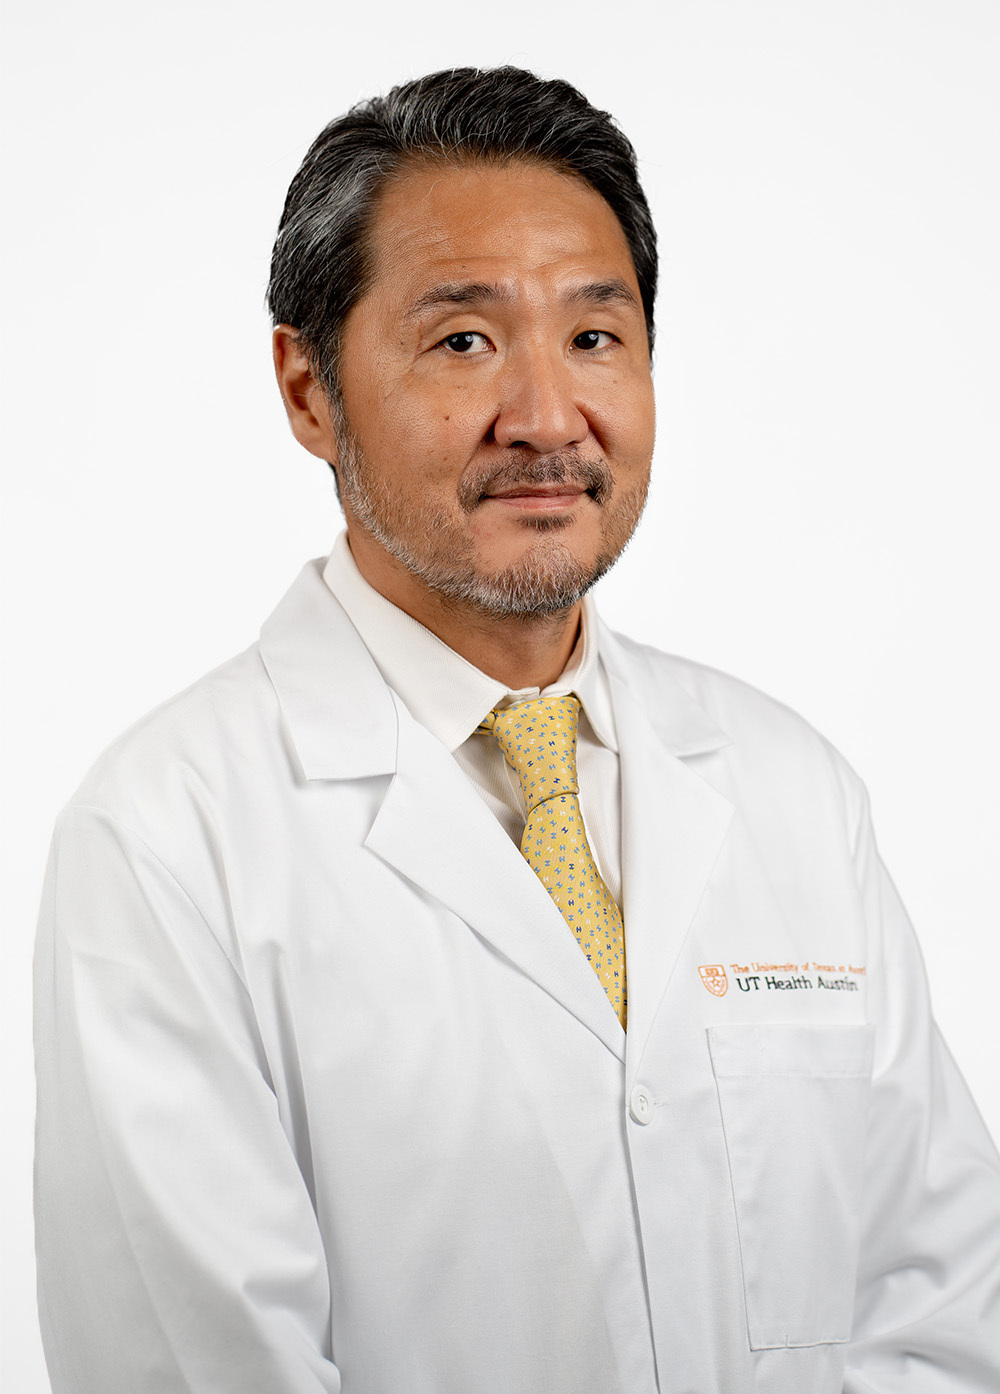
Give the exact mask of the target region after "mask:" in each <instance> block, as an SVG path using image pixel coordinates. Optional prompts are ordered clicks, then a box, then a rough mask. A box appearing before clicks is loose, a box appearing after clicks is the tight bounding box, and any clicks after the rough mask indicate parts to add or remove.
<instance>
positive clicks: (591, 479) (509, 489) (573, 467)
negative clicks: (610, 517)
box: [459, 456, 614, 512]
mask: <svg viewBox="0 0 1000 1394" xmlns="http://www.w3.org/2000/svg"><path fill="white" fill-rule="evenodd" d="M613 485H614V478H613V476H612V474H611V471H610V470H609V469H608V467H607V465H606V464H605V463H604V461H603V460H601V459H597V460H580V459H577V458H576V457H573V456H571V457H569V458H567V457H566V456H552V457H550V458H549V459H536V460H529V461H525V460H524V459H523V458H515V459H513V460H508V461H504V462H502V463H500V464H496V465H493V466H492V467H491V468H488V469H484V470H482V471H477V472H476V473H475V474H474V475H472V476H470V477H468V478H467V479H465V480H463V483H462V487H461V489H460V494H459V498H460V502H461V504H462V507H463V508H464V509H465V510H466V511H467V512H471V511H472V509H474V508H478V507H479V505H480V504H482V503H488V502H492V503H499V504H502V505H503V504H506V505H508V506H510V507H517V508H526V509H533V510H535V511H541V512H545V511H548V512H556V511H558V510H559V509H560V508H572V507H573V506H574V505H575V504H577V503H579V501H580V499H581V498H583V497H588V498H591V499H593V500H594V502H595V503H598V504H603V503H604V502H605V501H606V500H607V498H608V496H609V495H610V493H611V491H612V488H613Z"/></svg>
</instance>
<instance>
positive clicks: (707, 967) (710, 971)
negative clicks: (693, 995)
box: [698, 963, 729, 997]
mask: <svg viewBox="0 0 1000 1394" xmlns="http://www.w3.org/2000/svg"><path fill="white" fill-rule="evenodd" d="M698 972H699V973H700V974H701V980H702V982H703V983H704V984H705V986H706V987H707V988H708V990H709V992H711V993H713V994H714V996H716V997H725V995H726V991H727V989H728V987H729V979H728V978H727V977H726V970H725V968H723V966H722V964H721V963H703V964H702V965H701V967H700V968H699V969H698Z"/></svg>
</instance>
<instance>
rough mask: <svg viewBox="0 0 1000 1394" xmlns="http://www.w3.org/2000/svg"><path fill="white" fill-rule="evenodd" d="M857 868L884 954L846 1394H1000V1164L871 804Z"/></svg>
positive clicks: (861, 818)
mask: <svg viewBox="0 0 1000 1394" xmlns="http://www.w3.org/2000/svg"><path fill="white" fill-rule="evenodd" d="M857 827H858V831H857V845H856V859H857V866H858V875H859V885H860V888H861V892H862V896H863V898H864V902H865V912H866V915H867V917H868V922H869V925H870V926H871V927H872V932H873V943H875V944H877V945H878V946H879V949H878V952H877V954H876V955H875V961H874V962H873V963H871V964H870V965H869V972H870V973H871V974H872V980H871V982H870V985H869V986H870V991H871V993H872V997H871V1001H872V1004H873V1019H874V1020H875V1021H876V1026H877V1030H876V1057H875V1065H874V1073H873V1087H872V1094H871V1111H870V1116H869V1132H868V1147H867V1156H866V1172H867V1184H866V1188H865V1213H864V1216H863V1231H862V1243H861V1254H860V1267H859V1274H858V1288H857V1305H856V1312H855V1324H854V1334H853V1339H852V1342H851V1344H850V1347H849V1350H848V1356H847V1365H846V1373H845V1382H844V1392H845V1394H896V1392H897V1391H899V1394H903V1391H910V1394H912V1391H915V1390H919V1391H920V1394H996V1391H997V1390H1000V1159H998V1157H997V1153H996V1149H995V1148H994V1146H993V1144H992V1142H991V1140H990V1138H989V1135H988V1134H987V1131H986V1128H985V1125H984V1124H983V1122H982V1119H981V1118H980V1116H979V1113H978V1112H977V1110H976V1107H975V1104H974V1103H973V1101H972V1099H971V1097H970V1095H969V1092H968V1090H967V1088H966V1085H965V1082H964V1080H963V1079H962V1077H961V1075H960V1074H959V1072H958V1070H957V1068H956V1066H955V1064H954V1061H953V1060H952V1058H951V1056H950V1054H949V1053H948V1050H947V1047H946V1046H945V1044H944V1042H943V1040H942V1038H941V1036H940V1034H939V1032H938V1030H937V1028H936V1026H935V1024H934V1021H933V1019H932V1017H931V1010H930V1003H929V1000H928V989H927V982H926V977H925V972H924V967H923V963H922V961H921V957H920V953H919V949H918V947H917V944H916V940H915V938H914V935H913V931H912V929H911V927H910V924H909V922H908V919H907V916H906V912H905V911H904V909H903V907H902V905H901V903H900V901H899V897H898V895H897V893H896V890H895V888H894V886H893V885H892V882H891V881H890V879H889V877H888V874H887V873H886V871H885V869H884V867H883V866H882V864H881V862H880V860H879V857H878V854H877V852H876V849H875V843H874V838H873V836H872V831H871V827H870V823H869V818H868V808H867V801H866V800H864V799H863V798H862V800H861V802H860V810H859V815H858V825H857Z"/></svg>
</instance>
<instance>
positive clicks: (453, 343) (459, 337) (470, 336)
mask: <svg viewBox="0 0 1000 1394" xmlns="http://www.w3.org/2000/svg"><path fill="white" fill-rule="evenodd" d="M441 342H442V343H443V344H444V345H445V346H446V347H447V348H450V349H451V350H452V352H453V353H485V352H486V350H487V349H488V348H489V340H488V339H487V337H486V335H485V334H475V333H471V332H470V333H463V334H449V335H448V337H447V338H446V339H442V340H441Z"/></svg>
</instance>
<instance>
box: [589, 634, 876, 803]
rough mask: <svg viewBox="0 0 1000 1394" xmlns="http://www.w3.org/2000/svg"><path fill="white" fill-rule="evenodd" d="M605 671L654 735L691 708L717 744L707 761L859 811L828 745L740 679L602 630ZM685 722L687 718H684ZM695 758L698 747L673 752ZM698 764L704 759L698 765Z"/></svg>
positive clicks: (847, 769) (846, 769) (856, 791)
mask: <svg viewBox="0 0 1000 1394" xmlns="http://www.w3.org/2000/svg"><path fill="white" fill-rule="evenodd" d="M605 636H606V639H607V643H606V644H603V643H602V654H603V653H606V654H607V657H608V661H609V667H610V668H611V669H612V670H613V671H617V672H618V674H619V676H620V677H621V678H622V679H623V680H624V681H625V683H626V684H627V686H628V688H629V690H630V692H631V693H632V695H633V696H634V697H635V698H636V699H637V700H638V701H639V703H640V704H641V706H642V707H643V709H644V710H645V712H646V714H647V716H648V717H649V719H650V720H651V721H652V723H653V725H654V726H656V727H657V728H658V729H659V730H660V731H661V732H662V731H663V730H664V729H666V730H668V731H669V730H670V729H671V727H672V726H673V725H674V724H675V723H674V721H673V720H672V708H674V707H677V706H678V705H683V704H688V703H689V704H690V709H689V710H692V711H695V712H697V713H698V714H699V716H700V717H701V718H702V720H703V722H704V725H705V728H706V729H709V728H714V729H715V731H716V732H717V733H718V739H716V741H715V742H714V743H709V742H707V741H706V742H705V743H704V753H705V755H706V758H711V759H712V760H714V762H715V763H716V764H721V765H724V766H725V767H726V768H727V769H729V770H730V771H732V772H734V773H736V774H739V775H741V776H743V777H745V778H752V779H754V780H756V781H759V782H764V781H766V782H768V783H781V784H784V786H785V787H786V788H799V789H801V787H802V784H803V781H808V782H811V783H812V784H813V785H814V786H815V785H816V783H817V781H821V782H822V783H823V784H825V785H827V786H829V787H830V789H831V791H832V792H835V793H836V795H837V796H838V801H846V802H848V803H849V804H851V805H853V806H854V807H855V809H857V808H859V807H860V805H861V804H862V803H863V802H864V800H865V797H866V796H865V792H864V788H863V785H862V784H861V781H860V780H859V778H858V776H857V775H856V773H855V772H854V770H853V769H852V768H851V766H850V765H849V764H848V762H847V761H846V760H845V759H844V757H843V756H842V755H841V754H840V752H839V751H837V750H836V749H835V747H834V746H833V745H831V743H830V742H829V741H828V740H827V739H826V737H825V736H823V735H822V734H821V733H820V732H819V731H817V730H816V728H815V727H814V726H813V725H812V724H811V723H810V722H809V721H807V720H806V719H805V718H804V717H803V716H801V715H800V714H799V713H798V712H796V711H793V710H792V708H791V707H789V706H787V705H786V704H785V703H783V702H781V701H779V700H777V699H776V698H774V697H772V696H769V695H768V694H767V693H765V692H761V691H760V690H759V689H758V688H756V687H754V686H752V685H751V684H750V683H748V682H744V681H743V680H742V679H740V678H737V677H734V676H733V675H732V674H730V673H724V672H721V671H719V670H718V669H716V668H711V667H708V666H707V665H705V664H702V663H697V662H694V661H693V660H691V659H687V658H681V657H678V656H677V655H675V654H668V653H664V652H662V651H661V650H659V649H656V648H653V647H652V646H650V645H648V644H642V643H638V642H636V641H635V640H634V639H629V638H627V637H626V636H624V635H621V634H615V633H611V632H610V631H605ZM687 720H688V723H690V720H691V718H690V716H689V717H688V718H687ZM678 753H682V754H687V753H691V754H695V755H696V754H699V753H701V752H699V751H698V750H691V751H690V752H687V751H679V752H678ZM703 763H704V762H703Z"/></svg>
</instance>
